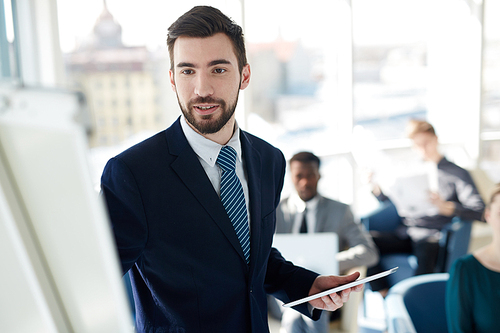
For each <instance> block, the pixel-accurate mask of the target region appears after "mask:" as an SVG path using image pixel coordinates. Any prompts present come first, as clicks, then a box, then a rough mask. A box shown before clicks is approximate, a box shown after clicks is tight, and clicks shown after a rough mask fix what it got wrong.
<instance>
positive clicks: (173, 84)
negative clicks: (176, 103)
mask: <svg viewBox="0 0 500 333" xmlns="http://www.w3.org/2000/svg"><path fill="white" fill-rule="evenodd" d="M168 75H169V76H170V86H171V87H172V90H173V91H174V92H176V88H175V78H174V72H172V70H169V71H168Z"/></svg>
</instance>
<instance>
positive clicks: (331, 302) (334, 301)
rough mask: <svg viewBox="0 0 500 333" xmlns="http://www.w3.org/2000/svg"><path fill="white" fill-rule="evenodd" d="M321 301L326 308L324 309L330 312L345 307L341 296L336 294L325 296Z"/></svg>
mask: <svg viewBox="0 0 500 333" xmlns="http://www.w3.org/2000/svg"><path fill="white" fill-rule="evenodd" d="M321 300H322V301H323V303H324V306H325V308H324V309H325V310H329V311H335V310H337V309H338V308H340V307H342V305H343V303H342V300H341V299H340V296H339V295H337V294H336V293H334V294H330V295H326V296H323V297H321Z"/></svg>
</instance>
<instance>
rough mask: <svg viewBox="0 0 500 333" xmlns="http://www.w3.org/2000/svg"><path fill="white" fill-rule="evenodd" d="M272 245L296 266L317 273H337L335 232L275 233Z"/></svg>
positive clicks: (337, 243) (336, 239)
mask: <svg viewBox="0 0 500 333" xmlns="http://www.w3.org/2000/svg"><path fill="white" fill-rule="evenodd" d="M273 247H274V248H276V249H277V250H278V251H280V252H281V254H282V255H283V257H284V258H285V259H286V260H288V261H291V262H293V263H294V264H295V265H297V266H302V267H304V268H307V269H310V270H312V271H315V272H317V273H319V274H326V275H338V274H339V265H338V262H337V260H336V258H335V256H336V255H337V253H338V251H339V240H338V236H337V234H336V233H333V232H323V233H314V234H275V235H274V240H273Z"/></svg>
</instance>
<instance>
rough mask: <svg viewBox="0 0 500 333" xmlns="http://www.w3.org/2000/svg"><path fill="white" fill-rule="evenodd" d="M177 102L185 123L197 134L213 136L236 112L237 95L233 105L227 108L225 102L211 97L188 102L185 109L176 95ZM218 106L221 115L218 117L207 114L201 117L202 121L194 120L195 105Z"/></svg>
mask: <svg viewBox="0 0 500 333" xmlns="http://www.w3.org/2000/svg"><path fill="white" fill-rule="evenodd" d="M177 101H178V103H179V106H180V108H181V111H182V114H184V117H185V118H186V120H187V122H188V123H189V124H191V126H193V127H194V128H195V129H196V130H197V131H198V132H199V133H201V134H213V133H217V132H219V131H220V130H221V129H222V128H223V127H224V125H226V124H227V122H228V121H229V119H231V117H232V116H233V114H234V111H235V110H236V104H237V103H238V94H237V95H236V99H235V101H234V104H230V105H229V106H227V104H226V102H225V101H224V100H223V99H215V98H212V97H199V98H196V99H194V100H191V101H189V102H188V105H187V108H186V107H184V105H183V104H182V103H181V101H180V100H179V95H177ZM204 103H206V104H219V107H220V109H221V114H220V116H219V117H216V116H215V115H213V114H208V115H205V116H201V118H202V120H196V118H195V116H194V114H193V113H194V111H193V109H194V107H193V105H195V104H204Z"/></svg>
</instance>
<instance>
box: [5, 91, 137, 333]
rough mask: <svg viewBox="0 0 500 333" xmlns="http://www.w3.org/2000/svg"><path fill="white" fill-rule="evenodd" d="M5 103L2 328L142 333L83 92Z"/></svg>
mask: <svg viewBox="0 0 500 333" xmlns="http://www.w3.org/2000/svg"><path fill="white" fill-rule="evenodd" d="M0 98H2V99H3V101H4V103H3V104H0V234H1V236H0V260H2V263H3V267H4V269H3V271H4V272H7V271H8V272H9V274H5V273H2V274H0V294H1V295H2V297H0V322H1V323H2V330H5V331H6V332H35V331H36V332H89V333H90V332H92V333H95V332H133V323H132V319H131V312H130V309H129V304H128V299H127V297H126V293H125V288H124V285H123V282H122V280H121V271H120V268H119V262H118V256H117V252H116V249H115V247H114V240H113V236H112V232H111V229H110V223H109V221H108V219H107V213H106V210H105V206H104V203H103V201H102V199H101V198H100V197H99V195H98V193H97V192H96V191H95V190H94V189H93V186H92V181H91V177H90V174H91V172H90V170H89V162H88V160H87V152H88V147H87V137H86V131H87V130H88V129H89V128H90V127H89V124H90V123H89V121H88V120H89V119H90V118H89V117H88V116H87V115H86V113H85V111H86V109H85V103H84V99H82V95H80V94H78V93H72V92H67V91H60V90H42V89H26V88H22V89H10V90H8V89H1V88H0ZM4 295H7V297H4ZM34 327H36V329H33V328H34Z"/></svg>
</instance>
